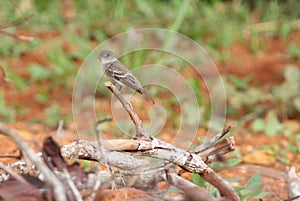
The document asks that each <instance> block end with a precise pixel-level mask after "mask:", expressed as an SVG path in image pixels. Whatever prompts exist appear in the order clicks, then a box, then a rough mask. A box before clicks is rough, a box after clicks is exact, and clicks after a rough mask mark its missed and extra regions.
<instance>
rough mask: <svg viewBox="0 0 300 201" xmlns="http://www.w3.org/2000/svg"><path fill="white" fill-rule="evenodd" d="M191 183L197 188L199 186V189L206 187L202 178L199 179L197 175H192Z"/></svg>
mask: <svg viewBox="0 0 300 201" xmlns="http://www.w3.org/2000/svg"><path fill="white" fill-rule="evenodd" d="M192 182H193V183H194V184H196V185H197V186H201V187H205V186H206V185H207V183H206V181H205V180H204V179H203V178H202V177H200V175H199V174H193V175H192Z"/></svg>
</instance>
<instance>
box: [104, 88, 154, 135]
mask: <svg viewBox="0 0 300 201" xmlns="http://www.w3.org/2000/svg"><path fill="white" fill-rule="evenodd" d="M105 86H106V87H107V88H108V89H109V90H110V91H111V92H113V94H114V95H115V96H116V97H117V99H118V100H119V101H120V102H121V103H122V105H123V107H124V108H125V110H126V111H127V112H128V114H129V116H130V118H131V120H132V121H133V123H134V125H135V129H136V137H145V138H147V137H148V135H147V133H146V131H145V129H144V126H143V123H142V121H141V120H140V118H139V117H138V116H137V114H136V113H135V112H134V111H133V108H132V105H131V103H130V102H128V101H126V100H125V99H124V97H123V96H122V94H121V92H120V91H119V90H118V89H117V88H116V86H115V85H113V84H112V83H111V82H105Z"/></svg>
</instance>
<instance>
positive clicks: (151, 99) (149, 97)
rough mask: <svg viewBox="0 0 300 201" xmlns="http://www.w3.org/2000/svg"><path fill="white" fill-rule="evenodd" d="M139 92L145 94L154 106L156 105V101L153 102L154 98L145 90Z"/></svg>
mask: <svg viewBox="0 0 300 201" xmlns="http://www.w3.org/2000/svg"><path fill="white" fill-rule="evenodd" d="M138 92H140V93H141V94H145V96H146V97H147V98H148V99H149V100H150V101H151V102H152V103H153V105H155V101H154V100H153V98H152V97H151V96H150V95H149V94H148V93H147V91H146V90H145V89H143V88H141V89H139V90H138Z"/></svg>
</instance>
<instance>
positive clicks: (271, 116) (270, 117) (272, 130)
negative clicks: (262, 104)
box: [265, 111, 282, 136]
mask: <svg viewBox="0 0 300 201" xmlns="http://www.w3.org/2000/svg"><path fill="white" fill-rule="evenodd" d="M266 118H267V124H266V128H265V132H266V134H267V135H269V136H274V135H276V134H278V132H279V131H280V129H281V128H282V125H281V123H280V122H279V121H278V118H277V116H276V113H275V112H274V111H270V112H268V114H267V117H266Z"/></svg>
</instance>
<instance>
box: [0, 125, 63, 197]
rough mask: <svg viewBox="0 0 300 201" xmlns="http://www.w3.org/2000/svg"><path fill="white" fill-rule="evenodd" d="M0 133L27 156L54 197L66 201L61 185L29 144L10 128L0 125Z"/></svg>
mask: <svg viewBox="0 0 300 201" xmlns="http://www.w3.org/2000/svg"><path fill="white" fill-rule="evenodd" d="M0 133H2V134H3V135H6V136H9V137H11V138H12V139H13V140H14V141H15V143H16V144H17V145H18V147H19V148H20V149H21V150H22V151H23V153H25V154H26V155H27V157H28V158H29V159H30V161H31V162H32V163H33V164H34V165H35V167H37V168H38V170H39V171H41V173H42V174H43V176H44V177H45V181H46V182H47V183H48V184H49V185H50V186H51V187H52V189H53V190H54V195H55V198H56V200H58V201H67V198H66V196H65V189H64V186H63V184H62V183H61V182H60V181H59V180H58V179H57V178H56V176H55V174H54V173H53V172H52V171H51V170H50V169H49V168H48V167H47V166H46V164H45V163H44V162H43V161H41V160H39V158H37V157H36V154H35V152H34V150H33V149H32V148H31V147H30V146H29V144H28V143H27V142H26V141H24V140H23V139H22V138H21V137H20V135H19V133H18V132H17V131H15V130H13V129H11V128H8V127H6V126H5V125H4V124H2V123H0Z"/></svg>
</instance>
